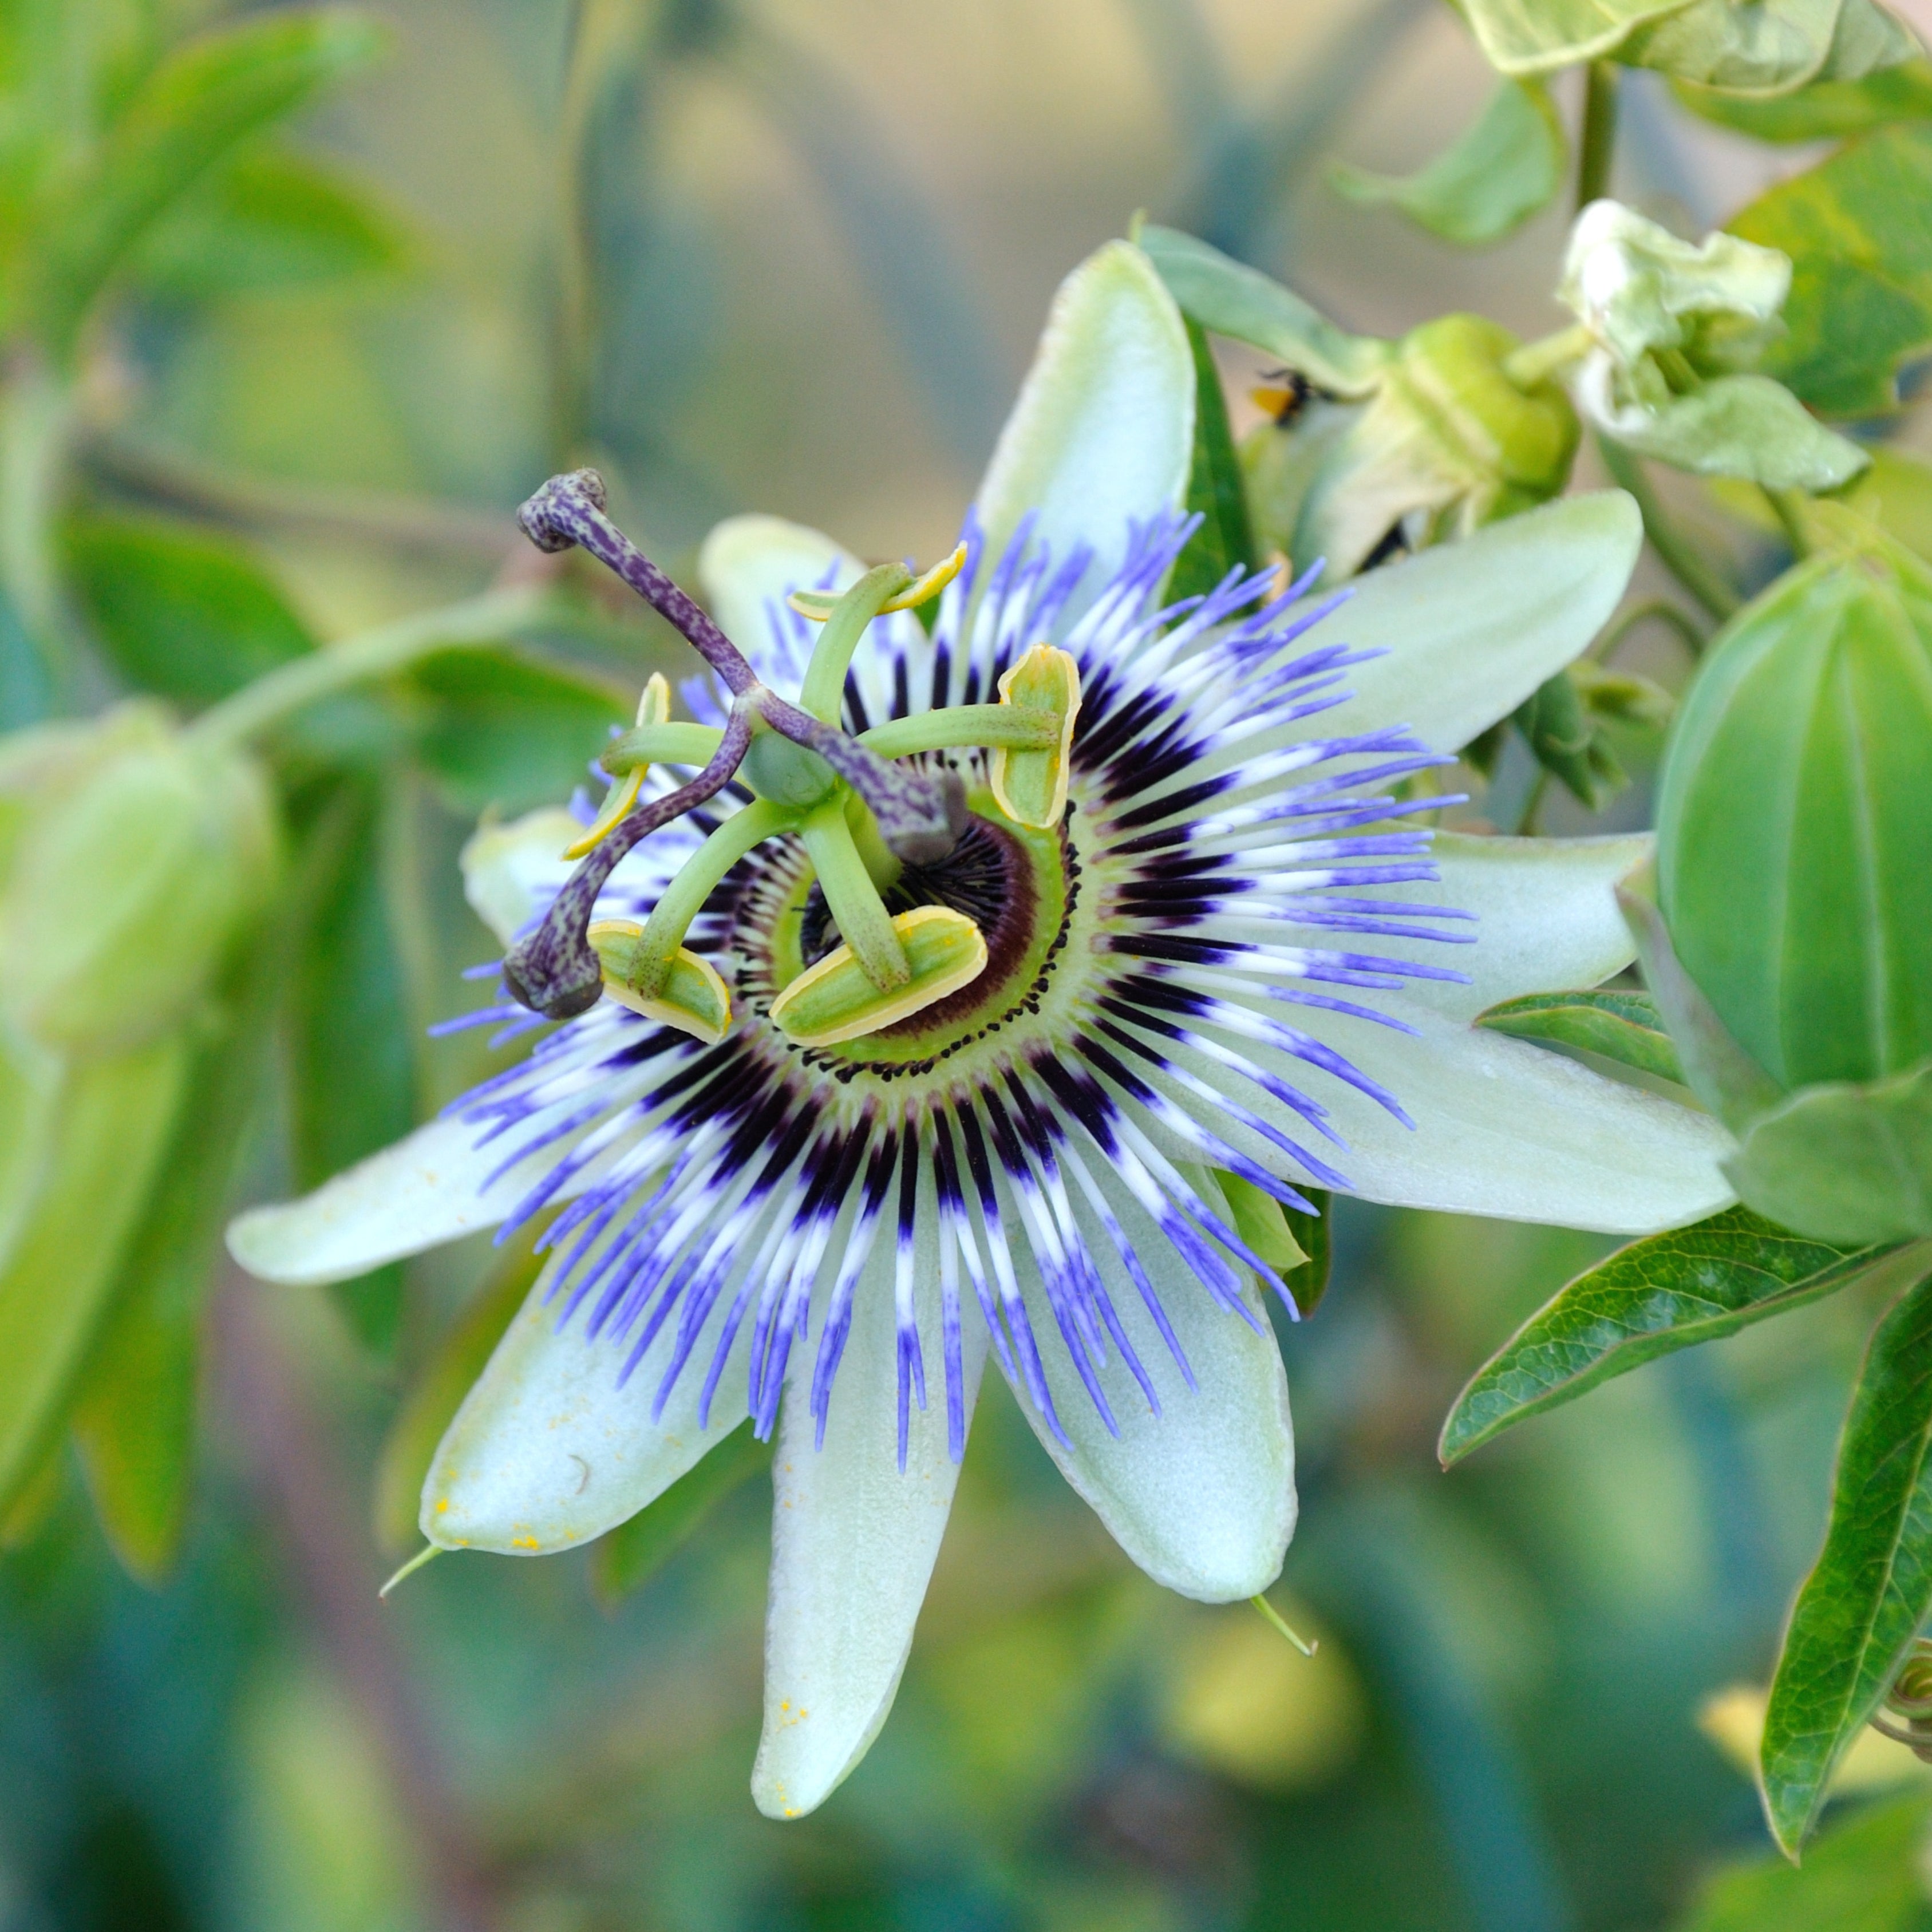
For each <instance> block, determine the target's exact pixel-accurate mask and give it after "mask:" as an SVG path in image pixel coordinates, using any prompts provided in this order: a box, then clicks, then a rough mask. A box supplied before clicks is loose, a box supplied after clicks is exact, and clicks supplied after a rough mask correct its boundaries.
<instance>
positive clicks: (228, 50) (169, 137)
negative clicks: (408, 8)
mask: <svg viewBox="0 0 1932 1932" xmlns="http://www.w3.org/2000/svg"><path fill="white" fill-rule="evenodd" d="M381 45H382V38H381V36H380V34H379V33H378V32H377V30H376V28H374V26H373V25H371V23H368V22H367V21H365V20H360V19H359V18H357V17H355V16H353V15H351V14H347V13H333V12H329V13H274V14H269V15H266V16H263V17H258V18H257V19H255V20H248V21H244V22H242V23H239V24H238V25H236V26H232V27H228V28H223V29H220V30H219V31H214V32H212V33H208V34H202V35H201V36H199V37H197V38H196V39H194V40H190V41H189V42H188V43H187V44H186V45H184V46H181V47H180V48H178V49H176V50H175V52H173V53H172V54H171V55H169V57H168V58H167V59H166V60H165V61H163V62H162V63H161V65H160V66H159V67H158V68H156V69H155V70H154V72H153V73H152V74H151V75H149V76H148V79H147V80H145V83H143V84H142V86H141V87H140V89H139V90H138V91H137V92H136V94H135V95H134V96H133V99H132V100H131V101H129V103H128V104H127V108H126V110H125V111H124V113H122V114H121V115H120V117H119V118H118V120H117V121H115V124H114V125H113V127H112V128H111V129H110V131H109V133H108V135H107V139H105V140H104V142H102V143H101V146H100V148H99V149H98V151H97V153H96V154H95V156H94V157H93V160H92V163H91V164H90V165H89V166H88V167H87V168H86V169H84V170H83V172H82V173H81V174H80V177H79V178H77V180H76V181H74V183H73V184H72V185H71V187H70V189H69V190H68V192H67V193H66V194H65V195H64V196H63V197H62V199H61V201H60V202H59V203H58V205H56V206H55V207H54V208H52V209H51V210H50V211H49V214H48V217H47V220H46V227H45V231H44V233H43V237H42V240H41V245H40V262H39V265H38V266H39V279H38V287H37V301H36V303H35V308H36V310H37V315H38V320H39V324H40V333H41V335H42V336H43V338H44V339H45V340H46V342H47V344H48V345H49V347H50V348H51V349H52V350H53V351H54V353H55V355H56V356H60V357H63V358H64V357H65V356H66V355H67V354H68V353H69V352H70V351H71V349H72V347H73V346H74V339H75V338H76V336H77V334H78V332H79V330H80V326H81V323H82V322H83V320H84V319H85V317H86V313H87V311H88V308H89V306H90V305H91V304H92V302H93V301H94V299H95V296H97V295H98V294H99V293H100V292H101V289H102V287H104V284H106V283H107V281H108V280H109V278H110V277H111V276H113V274H114V273H115V271H116V270H117V269H119V268H120V266H121V264H122V263H123V261H124V260H125V258H126V257H127V253H128V251H129V250H130V249H131V248H133V246H134V245H135V244H136V242H139V240H140V239H141V238H142V236H143V235H144V234H145V233H146V232H147V231H148V229H149V228H150V226H151V225H152V223H154V221H155V220H156V219H157V217H159V216H160V215H161V214H163V212H164V211H166V209H167V208H169V206H170V205H171V204H172V203H173V202H175V200H176V199H178V197H179V196H181V195H182V194H183V193H185V192H186V191H187V190H188V189H189V188H190V187H193V185H194V184H196V182H197V181H199V179H200V178H201V177H202V175H204V174H205V172H207V170H208V169H209V168H211V167H212V166H214V164H215V163H217V161H219V160H221V159H222V158H223V157H224V156H226V154H229V153H230V152H231V151H233V149H234V148H236V146H237V145H239V144H240V143H241V142H243V141H245V140H246V139H248V137H249V136H251V135H253V134H255V133H259V132H260V130H262V129H263V128H264V127H269V126H270V125H271V124H273V123H274V122H275V121H279V120H281V119H283V118H285V117H286V116H287V115H290V114H291V113H293V112H294V111H295V110H296V109H297V108H298V107H301V106H302V104H304V103H305V101H308V100H309V99H310V98H311V97H312V96H313V95H314V94H315V93H316V92H317V91H318V90H319V89H321V88H323V87H324V86H326V85H327V84H328V83H330V82H331V81H332V80H337V79H338V78H339V77H341V76H342V75H343V74H346V73H347V72H349V71H350V70H351V69H353V68H356V67H359V66H362V65H364V64H365V63H366V62H368V61H369V60H370V59H371V58H373V57H374V55H375V54H376V53H377V51H378V50H379V49H380V46H381Z"/></svg>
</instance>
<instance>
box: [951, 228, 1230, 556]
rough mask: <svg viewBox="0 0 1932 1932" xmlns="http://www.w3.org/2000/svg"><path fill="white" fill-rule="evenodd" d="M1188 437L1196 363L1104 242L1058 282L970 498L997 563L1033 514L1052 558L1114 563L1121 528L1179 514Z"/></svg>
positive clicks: (1125, 254)
mask: <svg viewBox="0 0 1932 1932" xmlns="http://www.w3.org/2000/svg"><path fill="white" fill-rule="evenodd" d="M1193 440H1194V361H1193V353H1192V352H1191V351H1190V349H1189V347H1188V343H1187V329H1186V327H1185V326H1184V324H1183V323H1182V321H1181V311H1180V310H1179V309H1178V308H1177V307H1176V306H1175V302H1174V298H1173V297H1172V296H1171V295H1170V294H1169V293H1168V291H1167V287H1166V284H1164V283H1163V281H1162V280H1161V278H1160V275H1159V274H1158V273H1157V272H1156V270H1155V269H1154V264H1153V263H1152V262H1151V261H1150V260H1148V257H1147V256H1146V255H1145V254H1144V253H1143V252H1142V251H1141V250H1140V249H1139V248H1137V247H1136V246H1135V245H1134V244H1133V243H1132V242H1109V243H1107V244H1106V246H1104V247H1103V248H1100V249H1098V250H1097V251H1095V253H1094V254H1091V255H1090V256H1089V257H1088V258H1087V260H1085V262H1083V263H1081V265H1080V266H1079V267H1078V268H1077V269H1075V270H1074V272H1073V274H1072V275H1069V276H1068V277H1067V280H1066V281H1064V282H1063V283H1062V284H1061V287H1060V290H1059V293H1058V294H1057V295H1056V296H1055V298H1054V301H1053V306H1052V310H1051V311H1050V312H1049V315H1048V317H1047V323H1046V330H1045V332H1044V333H1043V335H1041V338H1040V348H1039V350H1038V352H1037V354H1036V355H1035V356H1034V363H1033V367H1032V368H1031V370H1030V371H1028V376H1027V379H1026V381H1025V385H1024V386H1022V389H1021V391H1020V395H1019V401H1018V402H1017V403H1016V404H1015V405H1014V407H1013V414H1012V415H1011V416H1010V417H1009V418H1008V419H1007V425H1006V427H1005V428H1004V430H1003V431H1001V435H1000V440H999V443H998V446H997V447H996V448H995V450H994V452H993V459H992V463H990V464H989V466H988V468H987V471H986V481H985V482H984V483H983V484H982V485H981V487H980V495H979V498H978V501H977V511H978V515H979V519H980V526H981V528H982V529H983V531H984V532H985V535H986V546H987V550H988V553H989V555H992V556H998V555H999V554H1000V553H1001V551H1003V550H1004V548H1005V547H1006V545H1007V541H1008V540H1009V539H1010V538H1011V537H1012V535H1013V532H1014V531H1015V530H1016V529H1017V528H1018V526H1019V523H1020V521H1021V519H1022V517H1025V516H1026V515H1028V514H1030V513H1031V514H1034V516H1035V517H1036V519H1037V521H1036V524H1035V529H1036V531H1037V535H1038V536H1039V538H1040V540H1041V541H1043V542H1045V543H1046V544H1049V545H1051V547H1052V549H1053V550H1054V552H1055V555H1056V556H1064V555H1066V554H1067V553H1068V552H1069V551H1070V550H1073V548H1074V547H1076V546H1078V545H1079V544H1088V545H1091V547H1093V548H1094V550H1095V551H1096V553H1097V555H1098V556H1099V557H1100V559H1101V561H1102V563H1103V565H1107V564H1111V563H1112V562H1115V561H1117V560H1118V556H1119V554H1120V550H1121V543H1122V541H1123V534H1124V532H1125V531H1126V530H1127V528H1128V526H1129V525H1130V523H1134V522H1142V523H1145V521H1146V520H1148V518H1149V517H1153V516H1154V515H1157V514H1159V513H1160V512H1161V511H1164V510H1172V509H1174V508H1177V507H1178V505H1180V503H1181V502H1182V500H1183V499H1184V496H1185V495H1186V493H1187V478H1188V473H1189V468H1190V463H1191V461H1192V458H1193Z"/></svg>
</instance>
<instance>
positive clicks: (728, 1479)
mask: <svg viewBox="0 0 1932 1932" xmlns="http://www.w3.org/2000/svg"><path fill="white" fill-rule="evenodd" d="M771 1466H772V1445H771V1444H770V1443H769V1442H760V1441H759V1440H758V1439H757V1436H754V1435H753V1434H752V1433H751V1422H750V1421H749V1419H747V1420H746V1421H744V1422H742V1423H740V1424H739V1426H738V1427H737V1428H736V1429H735V1430H733V1431H732V1433H730V1435H729V1436H727V1437H726V1438H725V1439H724V1441H723V1442H721V1443H719V1444H718V1446H717V1447H716V1448H715V1449H712V1450H710V1451H707V1452H706V1454H705V1455H704V1457H703V1459H702V1460H700V1461H699V1462H698V1463H697V1464H695V1465H694V1466H693V1467H692V1468H691V1469H689V1470H688V1471H687V1472H685V1474H684V1475H682V1476H680V1477H679V1478H678V1479H677V1481H676V1482H674V1483H673V1484H672V1485H671V1486H670V1488H669V1489H667V1490H665V1491H664V1494H663V1495H662V1496H659V1497H658V1499H657V1501H656V1502H652V1503H646V1505H644V1507H643V1508H642V1509H640V1511H638V1512H637V1514H636V1515H635V1516H634V1517H631V1518H630V1519H629V1520H628V1521H627V1522H624V1523H619V1525H618V1526H617V1527H616V1529H611V1530H606V1531H605V1532H604V1534H603V1535H601V1536H600V1537H599V1538H598V1539H597V1541H595V1543H594V1544H592V1545H591V1550H590V1587H591V1589H592V1590H593V1591H595V1592H596V1595H597V1598H598V1601H599V1602H600V1603H601V1604H604V1605H606V1606H607V1607H608V1606H610V1605H613V1604H619V1603H621V1602H622V1601H623V1600H624V1598H626V1597H628V1596H629V1595H631V1592H633V1591H635V1590H638V1589H642V1588H643V1586H644V1585H645V1584H646V1583H649V1581H650V1580H651V1578H652V1577H654V1576H655V1574H657V1572H658V1571H659V1570H660V1569H661V1568H663V1566H664V1564H665V1563H666V1562H668V1561H669V1559H670V1558H671V1557H673V1556H675V1555H676V1553H677V1552H678V1550H679V1549H681V1548H682V1547H683V1545H684V1544H685V1543H686V1542H688V1541H689V1540H690V1538H691V1537H692V1536H693V1535H694V1534H695V1533H696V1532H697V1529H698V1528H699V1527H700V1525H701V1524H702V1523H703V1522H704V1520H705V1519H706V1517H709V1515H710V1514H711V1513H712V1511H713V1510H715V1508H717V1507H718V1505H719V1504H720V1503H721V1502H724V1499H725V1498H726V1497H727V1496H732V1495H734V1494H736V1492H737V1491H738V1490H741V1489H742V1488H743V1487H744V1486H745V1484H747V1483H748V1482H749V1481H751V1478H753V1477H754V1476H757V1475H762V1474H763V1472H765V1471H766V1470H767V1469H769V1468H770V1467H771Z"/></svg>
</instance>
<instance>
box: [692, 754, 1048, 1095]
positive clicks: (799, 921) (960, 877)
mask: <svg viewBox="0 0 1932 1932" xmlns="http://www.w3.org/2000/svg"><path fill="white" fill-rule="evenodd" d="M968 805H969V808H970V809H971V817H969V818H968V821H967V825H966V829H965V832H964V833H963V834H962V836H961V838H960V840H959V844H958V845H957V846H956V847H955V848H954V850H953V852H952V853H950V854H949V855H948V856H947V857H946V858H944V859H941V860H940V861H938V862H936V863H935V864H933V865H907V866H906V867H905V868H904V869H903V870H902V871H901V873H900V874H899V876H898V878H897V880H895V881H894V883H892V885H891V886H889V887H888V888H887V889H886V892H885V894H884V898H885V901H886V905H887V907H889V909H890V910H892V912H894V913H901V912H907V911H910V910H913V909H914V908H915V907H920V906H943V907H947V908H948V909H949V910H952V911H954V912H957V913H963V914H964V915H965V916H966V917H967V918H968V919H971V920H972V921H973V922H974V924H975V925H976V926H977V927H978V928H979V929H980V932H981V934H982V935H983V937H984V938H985V941H986V968H985V970H984V971H982V972H981V973H980V974H979V976H978V977H977V978H976V979H974V980H972V981H971V983H970V984H968V985H967V986H962V987H961V988H959V989H958V990H957V991H956V992H951V993H949V994H947V995H946V996H945V997H944V998H942V999H940V1000H938V1001H935V1002H934V1003H933V1004H932V1005H930V1006H929V1007H925V1008H923V1009H922V1010H920V1011H919V1012H917V1013H913V1014H910V1015H909V1016H907V1017H906V1018H904V1019H899V1020H896V1021H895V1022H892V1023H891V1024H890V1025H886V1026H884V1027H882V1028H880V1029H878V1030H877V1031H876V1032H873V1033H869V1034H865V1035H864V1036H863V1037H860V1038H858V1039H854V1040H847V1041H842V1042H840V1043H837V1044H835V1045H832V1046H815V1047H802V1046H799V1045H797V1043H795V1042H793V1041H791V1040H788V1039H787V1038H786V1037H785V1036H784V1034H783V1033H782V1031H781V1030H780V1029H778V1028H777V1027H775V1026H770V1025H769V1021H768V1019H767V1016H768V1015H769V1010H770V1007H771V1004H772V1001H773V1000H774V999H775V998H776V997H777V995H778V994H780V993H781V992H783V991H784V989H785V988H786V987H787V986H789V985H790V983H792V982H793V980H795V979H796V978H797V977H799V975H800V974H802V973H804V972H805V971H807V970H808V968H811V967H812V966H813V965H815V964H817V962H818V961H819V960H820V959H823V958H824V957H826V956H827V955H828V954H829V953H831V952H832V950H834V949H835V947H837V946H838V944H840V943H841V942H840V936H839V933H838V925H837V922H836V921H835V919H834V918H833V917H832V913H831V911H830V909H829V907H828V906H827V904H826V900H825V895H824V893H823V890H822V889H821V888H820V886H819V884H818V882H817V879H816V878H815V877H814V875H813V874H812V872H811V868H810V865H809V863H808V860H807V859H806V857H805V853H804V851H803V850H802V847H800V845H799V844H798V843H797V841H793V840H785V841H779V842H776V843H774V844H769V845H766V846H765V847H761V848H760V850H759V851H758V852H757V853H756V854H754V856H753V859H752V860H751V865H752V867H753V868H754V869H753V870H752V871H751V876H750V877H748V879H747V880H746V882H745V885H744V886H743V887H742V889H741V891H740V892H739V895H738V896H737V898H736V901H735V903H734V904H733V908H732V910H731V911H730V913H729V914H728V915H727V929H726V931H725V932H724V933H723V934H721V935H720V938H721V946H722V948H723V950H725V951H727V952H728V953H731V954H733V955H734V956H736V959H737V960H738V961H739V967H738V971H737V978H736V997H737V998H738V999H739V1001H742V1003H743V1005H744V1007H745V1010H746V1011H747V1012H748V1013H749V1014H751V1015H752V1016H754V1017H755V1019H757V1020H758V1021H760V1022H765V1023H766V1025H768V1026H769V1031H770V1032H771V1034H772V1037H774V1038H775V1039H777V1040H781V1041H783V1042H784V1045H785V1046H786V1048H787V1050H788V1051H789V1052H790V1053H792V1054H793V1055H796V1056H797V1057H798V1058H801V1059H802V1060H803V1061H805V1063H806V1064H808V1065H810V1066H812V1067H818V1068H821V1069H823V1070H826V1071H829V1072H830V1073H833V1074H834V1075H835V1077H837V1078H838V1079H840V1080H841V1081H849V1080H850V1079H853V1077H854V1076H856V1075H858V1074H860V1073H867V1074H870V1075H872V1076H875V1077H876V1078H877V1079H882V1080H886V1081H892V1080H895V1079H898V1078H901V1077H902V1076H906V1075H908V1074H916V1073H925V1072H927V1071H929V1070H931V1069H932V1068H934V1067H938V1065H940V1064H941V1063H943V1062H951V1061H954V1060H956V1058H957V1057H958V1056H959V1055H962V1054H964V1053H965V1052H968V1049H971V1048H973V1047H974V1046H979V1045H980V1044H981V1043H992V1042H993V1041H995V1040H996V1039H997V1038H998V1037H999V1036H1001V1034H1007V1035H1009V1036H1010V1033H1011V1030H1012V1029H1013V1027H1014V1026H1015V1025H1018V1024H1020V1023H1022V1022H1028V1021H1037V1022H1042V1023H1044V1024H1049V1025H1050V1024H1051V1022H1052V1016H1054V1015H1055V1013H1058V1010H1059V1009H1060V1007H1061V1006H1062V1005H1063V1004H1064V1003H1065V1001H1066V1000H1067V998H1070V997H1071V989H1069V988H1067V986H1064V984H1061V983H1058V982H1060V981H1064V978H1065V976H1064V974H1060V973H1059V971H1058V969H1059V968H1061V965H1063V964H1064V958H1063V956H1064V953H1065V952H1066V950H1067V944H1068V941H1069V939H1070V937H1071V936H1072V935H1073V931H1074V929H1075V927H1076V925H1077V924H1079V923H1080V922H1081V921H1082V914H1083V910H1084V908H1083V907H1082V895H1081V861H1080V857H1079V839H1078V837H1077V835H1076V826H1075V822H1074V814H1072V813H1069V814H1068V816H1067V818H1066V819H1064V820H1062V822H1061V824H1060V825H1058V826H1055V827H1052V828H1051V829H1037V828H1034V827H1033V826H1024V825H1016V824H1015V823H1013V820H1011V819H1010V818H1008V817H1007V815H1006V814H1004V812H1003V811H1001V809H1000V808H999V806H998V805H997V804H996V803H995V802H994V798H993V795H992V791H991V790H990V789H989V787H988V786H987V785H986V783H985V782H984V781H983V779H980V778H977V777H976V778H975V779H974V781H973V782H972V783H971V784H970V787H969V790H968ZM1010 1043H1011V1042H1010V1037H1009V1038H1007V1039H1004V1040H999V1042H998V1044H999V1046H1000V1048H1001V1049H1004V1047H1006V1046H1009V1045H1010Z"/></svg>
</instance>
